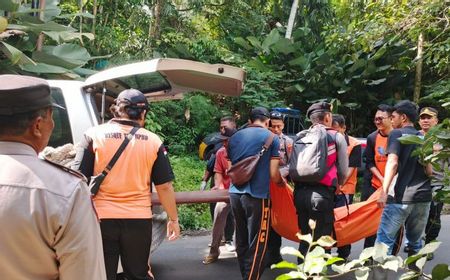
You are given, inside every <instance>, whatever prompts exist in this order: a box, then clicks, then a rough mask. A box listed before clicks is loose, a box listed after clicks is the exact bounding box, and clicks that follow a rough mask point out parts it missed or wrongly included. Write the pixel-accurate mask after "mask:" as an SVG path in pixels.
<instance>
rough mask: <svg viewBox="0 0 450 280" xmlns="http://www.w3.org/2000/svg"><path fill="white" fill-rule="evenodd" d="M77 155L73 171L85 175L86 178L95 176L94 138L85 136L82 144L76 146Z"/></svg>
mask: <svg viewBox="0 0 450 280" xmlns="http://www.w3.org/2000/svg"><path fill="white" fill-rule="evenodd" d="M75 149H76V152H77V153H76V155H75V159H74V161H73V163H72V169H73V170H76V171H79V172H81V173H83V175H84V176H86V178H90V177H91V176H92V175H94V174H93V173H94V163H95V153H94V149H93V148H92V138H91V137H89V136H88V135H86V134H84V136H83V138H82V139H81V141H80V143H78V144H77V145H76V148H75Z"/></svg>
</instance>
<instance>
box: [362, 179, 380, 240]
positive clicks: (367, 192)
mask: <svg viewBox="0 0 450 280" xmlns="http://www.w3.org/2000/svg"><path fill="white" fill-rule="evenodd" d="M371 179H372V176H370V177H369V182H370V180H371ZM364 180H366V176H364ZM376 190H377V189H376V188H374V187H373V186H372V184H366V183H364V185H363V187H362V188H361V201H366V200H367V199H369V197H370V196H371V195H372V194H373V193H374V192H375V191H376ZM376 239H377V235H376V234H374V235H371V236H369V237H366V239H364V248H369V247H373V246H374V245H375V240H376Z"/></svg>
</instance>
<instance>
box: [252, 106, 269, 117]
mask: <svg viewBox="0 0 450 280" xmlns="http://www.w3.org/2000/svg"><path fill="white" fill-rule="evenodd" d="M261 116H262V117H266V118H270V114H269V110H267V109H266V108H264V107H255V108H253V109H252V111H251V112H250V117H251V118H257V117H261Z"/></svg>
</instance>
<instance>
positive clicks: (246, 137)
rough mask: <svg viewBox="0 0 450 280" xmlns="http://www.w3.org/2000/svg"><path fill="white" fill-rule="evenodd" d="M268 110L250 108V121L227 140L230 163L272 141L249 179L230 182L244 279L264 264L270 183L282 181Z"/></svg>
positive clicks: (256, 273)
mask: <svg viewBox="0 0 450 280" xmlns="http://www.w3.org/2000/svg"><path fill="white" fill-rule="evenodd" d="M269 118H270V116H269V111H268V110H267V109H266V108H263V107H256V108H254V109H253V110H252V111H251V112H250V124H249V125H248V126H247V127H246V128H244V129H241V130H239V131H237V132H236V133H235V134H234V135H233V136H232V137H231V138H230V139H229V141H228V157H229V159H230V161H231V164H232V165H233V164H236V163H237V162H239V161H241V160H243V159H246V158H248V157H251V156H254V155H257V154H258V153H260V152H261V150H262V148H263V147H264V146H265V144H266V142H267V141H268V140H270V138H272V139H273V140H272V143H271V145H270V146H269V147H267V150H265V151H264V153H263V154H262V155H261V157H260V159H259V161H258V163H257V166H256V170H255V172H254V173H253V175H252V177H251V179H250V181H248V182H247V183H245V184H243V185H240V186H236V185H235V184H234V183H233V182H232V184H231V186H230V203H231V209H232V211H233V215H234V218H235V223H236V253H237V257H238V262H239V268H240V270H241V275H242V279H245V280H254V279H255V280H257V279H259V278H260V277H261V274H262V273H263V271H264V268H265V265H264V264H265V262H264V261H265V260H264V256H265V248H266V246H267V239H268V238H267V237H268V234H269V228H270V208H269V207H270V205H269V203H270V201H269V187H270V181H269V180H272V181H273V182H274V183H276V184H282V183H283V179H282V177H281V175H280V171H279V169H278V168H279V146H280V143H279V139H278V137H274V135H273V134H272V132H270V131H269V130H268V127H269Z"/></svg>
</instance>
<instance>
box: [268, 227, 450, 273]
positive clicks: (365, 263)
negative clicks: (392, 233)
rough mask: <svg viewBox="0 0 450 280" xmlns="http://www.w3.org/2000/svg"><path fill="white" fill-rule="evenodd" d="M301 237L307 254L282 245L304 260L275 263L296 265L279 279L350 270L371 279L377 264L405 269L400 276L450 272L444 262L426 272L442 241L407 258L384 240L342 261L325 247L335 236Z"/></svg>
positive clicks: (395, 268) (286, 250) (427, 245)
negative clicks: (396, 253) (390, 249)
mask: <svg viewBox="0 0 450 280" xmlns="http://www.w3.org/2000/svg"><path fill="white" fill-rule="evenodd" d="M309 225H310V227H311V229H312V230H313V232H314V229H315V226H316V223H315V221H313V220H310V221H309ZM313 234H314V233H313ZM298 238H299V239H300V240H302V241H304V242H307V243H308V244H309V248H308V251H307V253H306V255H305V256H303V255H302V254H301V253H300V252H299V251H298V250H296V249H294V248H292V247H285V248H282V249H281V254H283V255H292V256H295V257H297V258H300V259H302V263H301V264H299V265H297V264H294V263H290V262H287V261H282V262H280V263H278V264H274V265H272V266H271V268H272V269H274V268H283V269H286V268H287V269H292V271H290V272H288V273H285V274H282V275H280V276H278V277H277V278H276V279H277V280H285V279H330V278H337V277H340V276H342V275H344V274H348V273H355V277H356V279H358V280H365V279H368V277H369V273H370V271H371V270H372V269H374V268H380V269H382V270H392V271H395V272H397V271H399V270H403V271H405V272H404V273H403V274H402V275H401V276H400V279H416V277H419V276H421V277H424V278H426V279H437V280H440V279H445V278H447V277H449V276H450V271H449V270H448V266H447V265H444V264H439V265H437V266H435V267H434V268H433V271H432V274H431V275H428V274H425V273H424V271H423V268H424V265H425V263H426V261H427V255H428V254H430V253H433V252H434V251H435V250H436V249H437V248H438V247H439V245H440V244H441V242H432V243H428V244H426V245H425V246H424V247H423V248H422V249H421V250H420V251H419V252H418V253H417V254H416V255H414V256H410V257H408V258H407V259H405V260H403V259H402V258H401V257H399V256H390V255H388V254H387V252H388V246H387V245H386V244H383V243H377V244H375V246H374V247H370V248H365V249H364V250H363V251H362V252H361V254H360V256H359V258H358V259H355V260H352V261H350V262H347V263H341V262H342V260H343V259H341V258H338V257H333V256H332V255H331V254H329V253H327V252H326V250H325V249H324V247H328V248H329V247H331V246H332V245H333V244H335V243H336V241H335V240H333V239H332V238H331V236H322V237H320V238H319V239H318V240H317V241H313V236H312V235H311V234H307V235H301V234H298ZM340 263H341V264H340Z"/></svg>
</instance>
